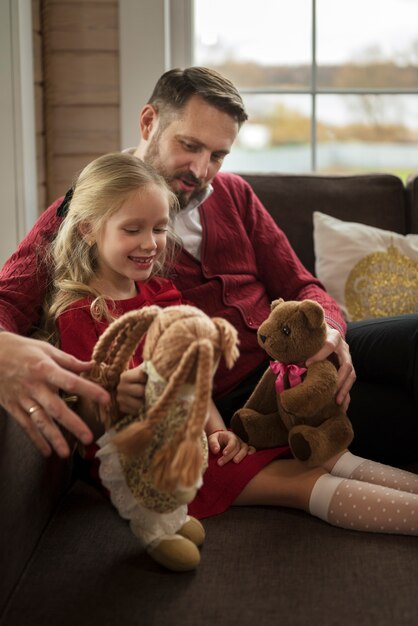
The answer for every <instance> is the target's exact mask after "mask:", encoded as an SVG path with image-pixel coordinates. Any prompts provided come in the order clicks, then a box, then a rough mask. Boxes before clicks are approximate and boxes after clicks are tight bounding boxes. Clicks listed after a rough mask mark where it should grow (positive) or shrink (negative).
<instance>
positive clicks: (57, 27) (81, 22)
mask: <svg viewBox="0 0 418 626" xmlns="http://www.w3.org/2000/svg"><path fill="white" fill-rule="evenodd" d="M74 4H77V10H76V11H75V10H74ZM117 12H118V7H117V4H116V3H115V2H112V3H110V2H109V3H107V4H104V5H103V6H101V7H98V5H95V4H92V3H91V2H88V3H87V2H85V3H80V1H79V2H77V3H71V2H66V3H62V2H60V3H59V4H58V3H57V4H54V3H51V6H50V17H49V19H50V21H51V23H52V24H53V30H51V33H50V43H51V47H52V48H53V49H54V50H72V49H74V42H75V41H76V42H77V49H78V50H83V49H86V50H92V49H94V50H105V51H109V50H114V51H116V52H117V51H118V31H117V29H116V28H115V24H117V20H118V15H117Z"/></svg>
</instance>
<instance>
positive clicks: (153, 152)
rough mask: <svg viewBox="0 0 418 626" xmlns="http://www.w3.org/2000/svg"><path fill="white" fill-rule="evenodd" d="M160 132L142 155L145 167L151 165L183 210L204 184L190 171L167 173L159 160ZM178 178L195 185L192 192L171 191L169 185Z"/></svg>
mask: <svg viewBox="0 0 418 626" xmlns="http://www.w3.org/2000/svg"><path fill="white" fill-rule="evenodd" d="M161 134H162V131H161V130H160V131H157V132H156V133H155V135H154V137H153V138H152V139H151V141H150V143H149V146H148V149H147V151H146V153H145V155H144V161H145V163H147V165H151V167H153V168H154V169H155V170H156V171H157V172H158V173H159V174H160V176H162V177H163V178H164V179H165V181H166V183H167V184H168V185H169V187H170V189H172V191H173V192H174V194H175V195H176V197H177V200H178V201H179V205H180V209H184V208H185V207H186V206H187V205H188V204H189V202H190V200H192V199H193V198H195V197H196V196H198V195H199V194H200V193H201V191H202V189H204V188H205V186H206V185H205V184H203V183H202V181H201V180H200V179H198V178H196V177H195V176H193V174H192V173H191V172H190V171H188V170H187V171H181V170H179V171H177V172H174V173H169V172H168V170H167V169H166V168H165V167H164V164H163V162H162V160H161V158H160V150H159V145H158V144H159V141H160V138H161ZM179 178H182V179H184V180H186V181H189V182H191V183H193V184H195V185H196V187H195V189H194V190H193V191H184V190H183V189H173V188H172V186H171V183H172V182H173V181H175V180H177V179H179Z"/></svg>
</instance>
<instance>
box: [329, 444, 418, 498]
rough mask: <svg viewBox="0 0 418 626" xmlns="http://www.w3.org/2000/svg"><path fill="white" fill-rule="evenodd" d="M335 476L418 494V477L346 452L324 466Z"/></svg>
mask: <svg viewBox="0 0 418 626" xmlns="http://www.w3.org/2000/svg"><path fill="white" fill-rule="evenodd" d="M324 467H325V469H326V470H328V471H329V472H330V473H331V474H332V475H333V476H339V477H340V478H352V479H354V480H360V481H362V482H366V483H371V484H373V485H382V486H383V487H391V488H393V489H397V490H399V491H406V492H408V493H416V494H418V475H417V474H412V473H411V472H406V471H405V470H401V469H398V468H397V467H391V466H389V465H383V464H382V463H376V462H375V461H369V460H368V459H363V458H361V457H359V456H355V455H354V454H351V452H348V451H347V452H345V453H343V454H342V455H340V456H339V458H337V459H332V460H331V461H329V462H328V463H326V464H325V465H324Z"/></svg>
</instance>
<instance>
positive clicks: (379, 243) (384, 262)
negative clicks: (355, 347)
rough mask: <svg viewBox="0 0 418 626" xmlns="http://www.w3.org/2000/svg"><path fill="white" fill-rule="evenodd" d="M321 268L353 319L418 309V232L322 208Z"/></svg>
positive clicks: (318, 224)
mask: <svg viewBox="0 0 418 626" xmlns="http://www.w3.org/2000/svg"><path fill="white" fill-rule="evenodd" d="M313 222H314V250H315V272H316V275H317V276H318V278H319V279H320V281H321V282H322V283H323V284H324V286H325V288H326V289H327V291H328V292H329V293H330V294H331V295H332V296H333V298H334V299H335V300H336V301H337V302H338V304H339V305H340V307H341V309H342V310H343V312H344V314H345V316H346V318H347V320H350V321H351V320H360V319H366V318H372V317H384V316H391V315H402V314H405V313H416V312H417V311H418V235H406V236H405V235H400V234H399V233H395V232H393V231H387V230H383V229H381V228H374V227H372V226H366V225H365V224H359V223H356V222H345V221H342V220H338V219H336V218H334V217H331V216H329V215H325V214H323V213H320V212H318V211H316V212H315V213H314V217H313Z"/></svg>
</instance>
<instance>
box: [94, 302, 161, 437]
mask: <svg viewBox="0 0 418 626" xmlns="http://www.w3.org/2000/svg"><path fill="white" fill-rule="evenodd" d="M160 311H161V309H160V307H158V306H149V307H144V308H143V309H140V310H138V311H130V312H129V313H125V314H124V315H121V317H119V318H118V319H116V320H115V321H114V322H112V323H111V324H110V325H109V326H108V328H107V329H106V330H105V332H104V333H103V334H102V335H101V336H100V337H99V339H98V341H97V343H96V345H95V347H94V350H93V355H92V359H93V360H94V361H95V365H94V366H93V367H92V369H91V370H90V372H89V373H88V375H87V377H88V378H89V379H90V380H93V381H94V382H97V383H99V384H101V385H102V386H103V387H104V388H105V389H107V390H108V391H109V392H110V395H111V404H110V406H109V407H101V408H100V412H99V420H100V421H101V422H103V424H104V425H105V427H106V428H108V427H109V426H110V425H111V424H112V423H113V422H114V421H115V418H117V417H118V416H119V411H118V408H117V404H116V387H117V385H118V383H119V379H120V375H121V373H122V372H123V371H124V370H125V369H126V366H127V364H128V362H129V359H130V358H131V356H132V354H133V353H134V351H135V349H136V347H137V345H138V343H139V341H140V340H141V339H142V337H143V335H144V334H145V333H146V331H147V330H148V328H149V326H150V325H151V323H152V322H153V321H154V319H155V318H156V317H157V315H158V313H159V312H160Z"/></svg>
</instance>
